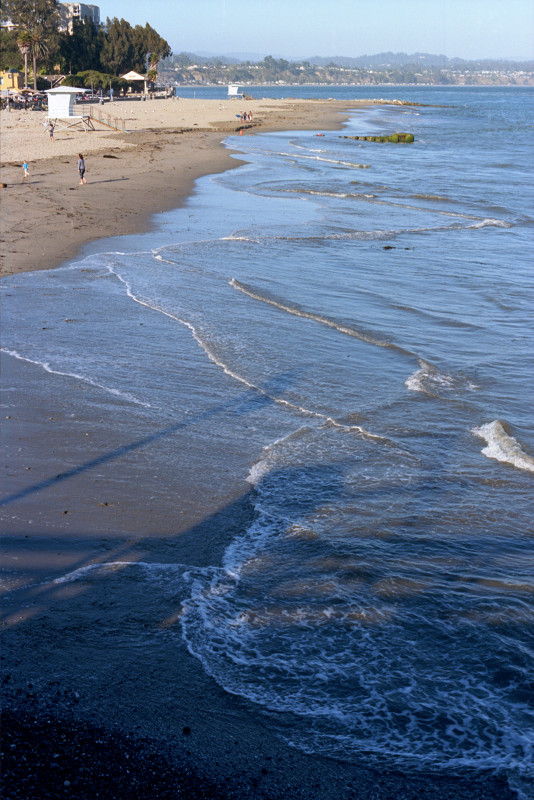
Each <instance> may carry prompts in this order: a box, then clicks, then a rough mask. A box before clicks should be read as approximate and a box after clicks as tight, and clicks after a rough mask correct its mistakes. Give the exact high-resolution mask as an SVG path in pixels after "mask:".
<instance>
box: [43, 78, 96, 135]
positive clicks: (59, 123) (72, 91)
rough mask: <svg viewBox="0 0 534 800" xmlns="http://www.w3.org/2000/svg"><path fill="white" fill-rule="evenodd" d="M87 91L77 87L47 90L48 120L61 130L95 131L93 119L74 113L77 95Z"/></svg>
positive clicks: (86, 115)
mask: <svg viewBox="0 0 534 800" xmlns="http://www.w3.org/2000/svg"><path fill="white" fill-rule="evenodd" d="M85 91H86V90H85V89H80V88H77V87H76V86H58V87H57V88H56V89H47V90H46V94H47V95H48V120H49V121H50V122H53V123H54V125H55V126H56V127H57V128H59V129H61V128H75V129H76V128H77V129H78V130H82V129H83V130H84V131H91V130H94V126H93V124H92V122H91V117H90V116H89V115H88V114H75V113H74V103H75V100H76V95H77V94H83V92H85Z"/></svg>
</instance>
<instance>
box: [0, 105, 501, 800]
mask: <svg viewBox="0 0 534 800" xmlns="http://www.w3.org/2000/svg"><path fill="white" fill-rule="evenodd" d="M241 105H243V109H242V110H245V108H246V110H247V111H251V112H252V120H251V121H250V122H247V123H246V125H243V123H241V122H240V121H239V120H238V119H237V118H236V110H237V111H240V110H241ZM357 106H358V103H357V102H356V101H355V102H354V103H353V104H348V103H347V102H341V101H340V102H338V101H327V102H319V101H312V100H310V101H295V100H291V99H287V100H276V101H267V100H263V101H259V100H254V101H246V102H245V103H242V104H240V105H239V107H238V108H237V107H236V102H235V101H224V102H220V101H215V100H214V101H198V100H181V99H176V100H169V101H166V100H154V101H150V102H146V103H141V102H133V101H131V102H123V103H121V102H116V103H114V104H113V108H110V105H109V104H107V105H106V106H105V107H104V112H105V113H106V114H109V115H112V116H113V117H114V118H118V117H123V118H124V119H125V126H126V129H127V130H126V132H113V131H111V130H107V131H105V130H99V131H91V132H87V133H86V132H68V131H65V130H60V129H58V130H57V131H56V134H55V138H54V141H53V142H51V141H50V140H49V138H48V136H47V135H46V132H43V131H44V128H43V125H42V122H43V118H44V115H42V114H38V113H36V112H29V111H28V112H11V113H10V114H8V113H7V112H5V111H2V112H1V118H0V125H1V132H2V150H1V173H2V174H1V178H0V180H1V181H2V182H3V183H4V184H5V187H3V188H1V189H0V191H1V192H2V194H1V195H0V196H1V198H2V231H1V238H2V261H1V270H2V275H3V276H7V275H14V274H17V273H21V272H24V271H28V270H38V269H50V268H52V267H56V266H58V265H60V264H61V263H62V262H64V261H65V260H66V259H69V258H73V257H74V256H75V255H76V253H77V252H78V251H79V250H80V248H82V247H83V245H85V244H87V243H88V242H91V241H93V240H95V239H98V238H105V237H110V236H116V235H119V234H127V233H134V232H143V231H148V230H150V226H151V219H152V216H153V215H154V214H156V213H158V212H161V211H165V210H169V209H171V208H175V207H178V206H179V205H180V204H182V203H183V202H184V201H186V199H187V198H188V196H189V195H190V193H191V192H192V191H193V190H194V183H195V180H196V179H197V178H198V177H200V176H202V175H206V174H212V173H217V172H221V171H224V170H226V169H230V168H232V167H235V166H237V165H239V163H240V162H239V160H238V159H236V158H232V157H231V154H230V152H229V151H228V150H227V149H226V148H225V147H224V145H223V144H222V141H223V139H224V137H225V136H227V135H228V134H230V133H235V132H237V131H239V130H240V129H241V128H243V136H247V135H251V134H255V133H257V132H260V131H262V130H282V129H308V130H317V131H318V132H319V131H321V130H327V129H336V128H339V127H340V125H341V123H342V120H343V119H344V115H345V114H346V113H347V109H348V108H349V107H351V108H355V107H357ZM79 152H83V154H84V156H85V159H86V165H87V181H88V183H87V185H84V186H80V185H79V181H78V174H77V154H78V153H79ZM24 160H27V162H28V164H29V173H30V175H29V178H24V179H23V174H22V162H23V161H24ZM2 362H3V383H4V386H9V399H8V407H6V406H4V408H3V413H2V416H3V417H4V419H3V420H2V422H3V425H2V428H3V434H2V442H3V450H4V463H3V465H2V470H3V473H4V500H3V503H2V504H3V505H4V507H5V509H6V510H7V511H8V514H7V515H6V516H5V517H4V519H3V522H2V533H3V545H2V560H3V562H4V572H5V576H6V578H5V582H4V588H3V592H4V604H3V607H4V614H3V622H2V628H3V632H2V638H3V702H2V706H3V724H4V734H3V737H2V755H3V784H4V785H3V796H4V797H5V798H6V800H14V799H15V798H21V800H22V798H30V797H32V798H37V797H40V798H52V797H54V798H55V797H69V798H78V799H79V800H89V798H106V799H107V800H114V799H115V798H116V799H117V800H118V798H121V800H122V799H123V798H134V797H135V798H146V799H147V800H156V799H157V798H169V799H170V798H182V797H184V798H211V800H217V798H221V799H223V798H227V799H228V800H230V799H232V800H247V798H251V799H252V798H254V799H255V800H284V799H285V798H291V799H292V800H293V799H294V800H330V799H331V800H334V798H335V800H355V799H356V798H359V799H361V800H363V799H364V798H365V799H369V800H371V798H374V800H416V798H417V800H425V799H426V800H439V799H440V798H441V799H442V800H452V798H455V800H497V798H499V800H506V798H512V797H514V794H512V793H511V792H510V791H509V790H508V789H507V788H506V787H505V786H504V784H503V782H502V781H501V780H500V778H498V777H494V776H492V775H490V774H488V775H487V776H485V777H480V775H479V776H478V777H472V776H470V775H463V776H455V775H452V774H451V775H444V774H432V773H423V772H421V773H417V774H410V775H405V774H400V773H399V772H397V771H395V770H391V772H388V773H386V772H378V771H377V770H375V769H374V768H373V767H371V766H367V765H366V764H365V763H361V764H359V765H357V766H356V765H354V764H351V763H348V762H340V761H335V760H333V759H328V758H318V757H316V756H313V755H307V754H305V753H303V752H301V751H299V750H297V749H295V748H291V747H289V746H288V745H287V744H286V743H285V742H284V741H282V740H281V739H279V738H277V737H275V736H273V735H272V731H271V729H270V726H269V718H268V715H267V714H265V715H259V714H258V712H257V709H256V708H255V707H254V705H253V704H252V703H249V702H247V701H245V700H243V699H241V698H238V697H234V696H232V695H230V694H228V693H226V692H224V691H223V690H222V689H221V688H220V687H219V686H218V684H217V683H216V682H215V681H214V680H212V679H211V678H210V677H209V676H208V675H206V674H205V673H204V672H203V670H202V669H201V667H200V664H199V662H198V661H197V660H196V659H195V658H194V657H193V656H192V655H191V654H190V653H189V652H188V651H187V649H186V647H185V645H184V643H183V641H182V639H181V636H180V624H179V621H180V604H181V602H182V600H183V599H184V598H185V596H186V591H187V587H186V586H185V584H184V583H183V582H181V583H180V581H177V583H176V587H175V590H174V593H173V594H172V596H171V595H169V596H168V597H166V606H165V613H164V614H162V610H161V608H160V607H157V608H156V607H155V606H154V600H153V597H152V595H151V592H150V584H149V583H147V582H146V581H144V582H143V581H139V582H138V583H134V585H133V589H132V586H130V587H129V589H128V590H127V589H125V587H124V585H123V583H122V582H114V581H109V580H107V577H109V573H107V572H106V567H105V566H103V567H101V568H99V565H105V564H106V563H108V562H124V563H125V564H130V563H132V562H133V563H137V564H139V567H138V569H139V570H142V565H143V564H144V563H152V564H158V563H165V564H169V563H175V564H177V565H184V564H185V565H187V564H190V565H196V566H200V567H203V566H211V565H218V564H220V561H221V556H222V553H223V552H224V550H225V548H226V546H227V545H228V543H229V542H230V541H232V539H233V538H234V536H235V532H236V530H240V529H242V528H243V527H244V526H246V525H247V523H248V521H249V520H250V518H251V514H252V513H253V510H252V507H251V503H250V498H249V493H250V485H249V484H247V483H246V482H245V480H243V481H242V483H240V484H235V483H233V484H231V485H228V486H224V485H223V486H219V487H217V490H216V491H215V490H213V491H212V492H211V493H209V492H206V491H204V489H203V487H201V486H199V485H196V484H195V485H192V484H191V483H189V482H188V480H187V479H186V478H184V476H183V474H182V473H181V472H180V470H179V469H174V470H165V469H163V468H162V467H161V465H160V463H159V462H158V445H159V442H160V441H161V439H162V437H163V436H165V435H166V432H165V431H163V432H162V431H160V430H158V428H157V427H156V426H155V425H149V424H146V425H144V426H142V425H139V429H138V430H136V435H137V438H135V439H130V440H128V441H126V440H125V439H124V436H123V431H122V428H121V415H122V413H123V407H122V405H121V403H120V401H119V400H117V402H116V403H115V406H114V408H113V409H112V410H111V412H110V413H109V414H108V416H107V417H106V420H105V424H102V420H101V419H100V418H99V416H98V413H99V412H98V411H97V412H96V415H95V412H93V411H92V409H93V408H97V409H98V390H97V389H96V388H92V387H88V388H87V389H86V390H85V391H86V400H87V409H88V410H87V415H86V417H85V418H84V419H77V418H73V417H74V414H73V406H72V405H71V398H70V396H69V391H70V389H69V384H68V381H67V379H66V378H65V392H64V397H65V401H64V404H63V405H62V406H61V407H58V406H57V405H55V404H54V403H53V402H52V401H51V399H50V398H49V397H48V396H46V394H44V393H43V391H42V377H41V371H39V370H36V369H35V368H34V366H33V365H32V364H29V363H26V362H24V361H20V360H15V359H10V358H8V357H4V358H3V359H2ZM58 380H59V381H61V380H63V379H62V378H61V377H60V376H59V377H58ZM181 435H182V434H181V432H180V430H178V426H176V430H173V436H174V437H175V438H174V440H173V441H174V445H173V446H174V447H175V448H176V452H179V453H182V452H183V448H185V447H187V437H186V434H185V433H184V434H183V439H182V438H180V437H181ZM73 442H74V443H76V448H78V449H79V448H82V447H83V448H84V453H85V461H84V463H79V464H77V463H72V462H71V460H70V452H71V444H72V443H73ZM119 458H120V462H119ZM119 463H120V468H119V467H118V464H119ZM96 464H98V475H97V477H95V472H94V470H93V467H94V466H95V465H96ZM147 498H150V500H149V501H148V500H147ZM87 567H92V568H94V569H93V571H92V572H88V573H87V576H86V577H85V578H84V579H83V580H81V581H74V582H72V583H70V582H65V583H61V582H54V581H55V580H57V579H58V578H60V577H61V576H63V575H65V573H68V572H72V571H74V570H77V569H81V568H84V569H85V568H87ZM132 580H133V581H134V582H135V580H136V578H135V575H134V576H133V577H132ZM134 629H135V631H141V633H138V634H136V636H132V635H131V633H132V631H133V630H134ZM145 636H146V637H148V636H150V637H151V642H152V644H151V647H150V648H145V647H144V641H145V639H144V637H145ZM154 642H156V645H154Z"/></svg>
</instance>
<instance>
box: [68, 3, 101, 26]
mask: <svg viewBox="0 0 534 800" xmlns="http://www.w3.org/2000/svg"><path fill="white" fill-rule="evenodd" d="M58 11H59V16H60V18H61V22H60V24H59V30H60V31H68V32H69V33H72V29H73V27H74V20H75V19H78V20H80V21H81V22H85V20H87V19H89V20H91V21H92V22H94V23H95V25H100V7H99V6H87V5H85V3H58Z"/></svg>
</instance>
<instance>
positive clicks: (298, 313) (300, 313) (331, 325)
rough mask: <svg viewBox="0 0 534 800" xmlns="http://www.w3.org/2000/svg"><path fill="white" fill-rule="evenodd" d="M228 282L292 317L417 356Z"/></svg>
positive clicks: (377, 345)
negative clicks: (307, 320)
mask: <svg viewBox="0 0 534 800" xmlns="http://www.w3.org/2000/svg"><path fill="white" fill-rule="evenodd" d="M228 283H229V285H230V286H231V287H232V288H233V289H237V291H238V292H242V293H243V294H245V295H247V297H250V298H252V300H258V301H259V302H260V303H267V304H268V305H270V306H273V307H274V308H278V309H280V311H286V312H287V313H288V314H292V315H293V316H294V317H302V318H303V319H309V320H312V321H313V322H318V323H319V324H320V325H326V326H327V327H328V328H333V329H334V330H336V331H338V332H339V333H343V334H345V335H346V336H352V338H353V339H359V340H360V341H362V342H366V344H372V345H375V346H376V347H385V348H386V349H388V350H394V351H395V352H397V353H402V355H405V356H409V357H410V358H415V359H417V358H418V356H416V355H415V353H412V352H411V351H410V350H405V349H404V347H399V345H397V344H393V343H392V342H386V341H384V340H382V339H375V338H374V337H373V336H368V335H366V334H365V333H360V332H359V331H357V330H356V329H355V328H350V327H348V326H346V325H340V324H339V322H335V321H334V320H332V319H329V318H328V317H323V316H321V315H320V314H314V313H313V312H311V311H303V310H302V309H300V308H297V307H296V306H289V305H286V304H285V303H282V302H280V301H279V300H272V299H271V298H270V297H265V296H264V295H261V294H259V293H258V292H255V291H254V290H253V289H250V288H249V287H248V286H246V285H245V284H244V283H240V281H238V280H236V279H235V278H232V279H231V280H230V281H229V282H228Z"/></svg>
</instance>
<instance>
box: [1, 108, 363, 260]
mask: <svg viewBox="0 0 534 800" xmlns="http://www.w3.org/2000/svg"><path fill="white" fill-rule="evenodd" d="M347 105H348V104H347V103H346V102H340V101H333V100H332V101H328V102H320V101H313V100H308V101H302V100H299V101H295V100H291V99H287V100H276V101H274V100H271V101H269V100H247V101H245V102H241V103H240V104H238V101H236V100H225V101H224V100H223V101H219V100H190V99H180V98H174V99H169V100H164V99H157V100H152V101H148V102H140V101H134V100H128V101H116V102H114V103H112V104H110V103H107V104H106V105H104V106H103V107H100V106H98V107H93V113H95V114H100V115H102V118H103V119H104V120H107V121H108V122H110V123H112V124H115V125H116V126H117V127H121V126H122V124H123V121H124V126H125V128H126V131H125V132H122V131H121V132H117V131H113V130H111V129H110V128H105V126H104V125H102V124H99V123H98V122H95V123H94V124H95V127H97V128H99V130H94V131H87V132H86V131H83V130H80V131H78V130H77V131H70V130H66V129H62V128H61V126H60V125H59V124H58V126H57V128H56V130H55V134H54V140H53V141H50V139H49V136H48V134H47V131H46V128H45V125H43V123H46V115H45V114H44V113H42V112H34V111H11V112H7V111H5V110H4V111H1V112H0V131H1V134H2V136H1V142H2V144H1V149H0V181H1V182H2V183H3V184H6V186H5V187H4V188H2V189H1V190H0V191H1V192H2V195H1V199H2V223H1V260H0V274H1V275H9V274H13V273H16V272H19V271H26V270H33V269H50V268H51V267H55V266H58V265H59V264H60V263H62V262H63V261H65V260H66V259H68V258H71V257H72V256H74V255H75V254H76V252H77V251H78V249H79V248H80V247H81V246H82V245H83V244H85V243H86V242H89V241H92V240H94V239H98V238H105V237H108V236H116V235H118V234H128V233H134V232H139V231H146V230H148V229H149V226H150V218H151V216H152V215H153V214H155V213H158V212H161V211H166V210H169V209H171V208H176V207H178V206H179V205H180V204H181V203H182V202H183V201H184V199H185V198H187V196H188V195H189V193H190V192H191V191H192V189H193V185H194V182H195V180H196V178H198V177H200V176H201V175H207V174H214V173H217V172H220V171H222V170H225V169H229V168H231V167H235V166H237V165H238V163H239V162H238V161H236V159H235V158H231V156H230V153H229V151H228V149H226V148H225V147H224V146H223V145H222V144H221V142H222V140H223V139H224V137H225V136H226V135H228V134H232V133H236V132H239V131H240V130H242V131H243V135H249V134H250V133H253V132H257V131H261V130H290V129H307V130H310V129H312V130H313V129H315V128H317V130H318V131H320V130H327V129H333V128H338V127H339V126H340V123H341V120H342V119H343V116H342V113H343V112H344V111H346V109H347ZM358 105H361V104H359V103H358V102H357V101H355V102H354V107H357V106H358ZM245 110H246V111H247V113H252V119H251V120H250V121H247V122H246V123H243V122H242V121H241V120H240V119H238V118H237V116H236V114H239V113H241V112H242V111H245ZM81 111H82V113H88V111H89V107H88V106H85V105H84V106H81ZM80 152H81V153H83V155H84V156H85V161H86V169H87V175H86V177H87V185H85V186H80V185H79V180H78V172H77V159H78V153H80ZM24 161H27V163H28V165H29V177H28V178H24V179H23V170H22V164H23V162H24ZM81 192H83V194H81Z"/></svg>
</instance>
